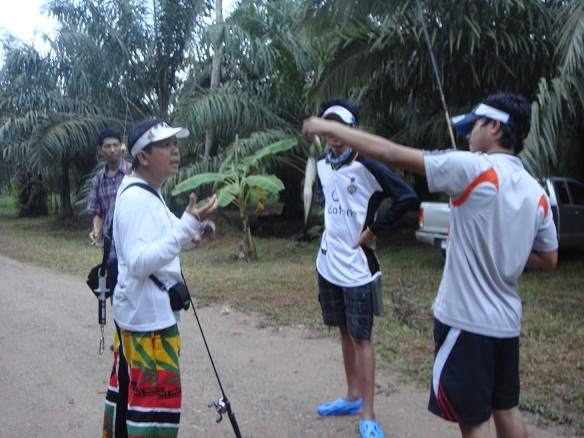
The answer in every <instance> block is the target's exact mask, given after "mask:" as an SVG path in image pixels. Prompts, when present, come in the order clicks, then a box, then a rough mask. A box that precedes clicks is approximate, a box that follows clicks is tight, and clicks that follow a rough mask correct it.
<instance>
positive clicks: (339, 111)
mask: <svg viewBox="0 0 584 438" xmlns="http://www.w3.org/2000/svg"><path fill="white" fill-rule="evenodd" d="M331 114H335V115H337V116H339V117H340V118H341V120H342V121H343V122H345V123H346V124H347V125H356V124H357V121H356V120H355V116H354V115H353V113H352V112H351V111H349V110H348V109H347V108H345V107H344V106H341V105H333V106H331V107H329V108H327V109H326V111H325V112H324V113H323V114H322V118H323V119H325V118H326V116H328V115H331Z"/></svg>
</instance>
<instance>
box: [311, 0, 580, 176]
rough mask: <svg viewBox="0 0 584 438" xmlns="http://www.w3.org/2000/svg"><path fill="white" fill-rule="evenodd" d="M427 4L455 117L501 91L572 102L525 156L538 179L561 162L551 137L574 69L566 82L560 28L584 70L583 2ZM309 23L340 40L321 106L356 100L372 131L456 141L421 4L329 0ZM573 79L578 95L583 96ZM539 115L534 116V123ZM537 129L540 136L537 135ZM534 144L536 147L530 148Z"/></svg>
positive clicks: (437, 142)
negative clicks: (543, 169) (546, 166)
mask: <svg viewBox="0 0 584 438" xmlns="http://www.w3.org/2000/svg"><path fill="white" fill-rule="evenodd" d="M422 4H423V11H424V14H423V17H424V20H425V23H426V26H427V29H428V31H429V35H430V39H431V44H432V48H433V51H434V53H435V58H436V60H437V67H438V71H439V75H440V77H441V79H442V82H443V88H444V91H445V94H446V100H447V102H448V106H449V110H450V113H451V114H457V113H461V112H466V111H468V110H470V108H471V106H472V105H474V104H475V103H476V102H478V101H480V99H481V98H483V97H484V96H485V95H487V94H490V93H492V92H496V91H513V92H518V93H521V94H524V95H526V96H528V97H529V98H530V99H532V100H534V102H537V100H538V99H539V101H540V102H541V101H542V99H545V97H541V96H545V95H546V94H550V93H551V94H554V95H556V96H558V97H559V100H561V101H563V102H564V104H556V105H550V108H549V110H550V113H549V114H550V115H549V116H547V122H546V123H547V124H546V125H545V129H544V134H545V135H543V136H540V137H543V138H544V140H545V141H541V142H540V143H539V149H538V151H539V152H537V154H536V155H537V156H538V159H536V160H533V159H530V157H529V156H526V159H525V161H526V165H527V167H528V169H529V170H531V171H532V172H533V173H534V174H536V175H537V174H538V173H539V171H538V169H537V163H545V162H546V161H548V160H550V159H551V160H552V162H553V159H554V156H555V155H554V151H555V147H556V142H554V141H553V140H554V138H553V137H552V136H551V133H552V132H558V131H557V130H556V126H557V125H554V124H553V123H552V121H553V119H554V116H552V114H553V115H555V117H556V119H557V118H558V117H559V118H562V119H564V118H565V117H566V113H562V111H561V110H560V108H562V107H563V106H564V105H565V102H566V101H565V100H564V96H566V94H565V93H563V90H565V89H566V88H565V87H566V82H565V80H566V78H567V76H566V74H565V73H567V72H568V70H564V75H563V77H562V75H561V73H560V72H561V69H559V68H558V66H557V65H556V63H555V62H554V59H555V60H556V61H557V60H559V59H564V58H562V56H561V55H559V56H557V57H556V58H554V47H555V43H556V41H559V37H560V35H558V30H562V31H564V32H565V35H567V38H565V39H564V41H566V45H565V47H566V48H568V49H569V50H567V51H566V53H569V54H570V55H569V58H570V60H571V61H568V64H569V65H570V66H571V70H570V71H572V72H581V71H582V53H581V52H582V46H581V43H579V41H581V38H582V36H581V35H582V24H581V23H582V21H581V18H575V17H576V16H579V14H580V16H581V5H580V6H578V2H541V1H539V0H519V1H517V0H501V1H486V0H485V1H475V0H426V1H424V2H423V3H422ZM343 7H344V8H348V7H351V8H352V10H353V11H354V13H353V14H350V15H349V14H347V15H346V16H342V15H341V14H340V13H338V11H342V10H343ZM568 18H570V19H571V20H572V24H571V25H570V24H569V23H568V22H567V19H568ZM309 20H310V21H309V22H310V23H311V25H312V26H313V27H315V28H317V29H318V32H319V33H323V32H326V31H327V29H328V30H329V31H336V32H338V33H339V35H340V38H339V39H338V40H336V42H335V44H334V46H333V48H332V50H331V51H330V53H328V54H327V55H328V56H327V58H325V59H324V61H325V63H324V67H323V68H322V70H321V71H320V72H319V74H318V75H317V76H316V77H315V80H314V83H313V86H312V87H311V88H310V94H309V95H310V96H311V97H312V99H314V101H318V100H321V99H323V98H324V97H325V96H331V95H341V94H344V95H349V96H350V97H352V98H354V99H355V100H357V101H358V102H359V103H360V104H361V106H362V109H363V114H364V119H365V120H367V121H368V123H369V125H370V128H371V129H373V130H375V131H376V132H378V133H380V134H381V135H385V136H388V137H393V138H394V139H396V140H397V141H400V142H403V143H406V144H414V145H421V146H423V147H425V148H435V147H437V146H438V147H439V146H441V145H442V146H447V145H448V144H449V140H448V131H447V129H446V124H445V121H444V112H443V109H442V107H441V102H440V97H439V94H438V92H437V88H436V81H435V79H434V74H433V70H432V65H431V59H430V56H429V52H428V48H427V47H426V44H425V41H424V37H423V28H422V25H421V21H420V14H419V11H418V9H417V8H416V4H415V2H412V1H408V0H393V1H391V2H385V1H365V0H363V1H361V0H357V1H343V0H328V1H323V2H320V3H319V7H317V8H315V9H314V10H313V13H312V14H311V15H309ZM331 23H332V24H331ZM567 28H570V29H571V30H567ZM323 29H324V30H323ZM560 47H561V46H560ZM577 76H578V74H574V77H577ZM579 76H580V81H581V73H580V75H579ZM571 83H572V84H573V85H572V87H571V89H572V90H573V93H574V94H576V90H581V88H578V86H576V85H574V83H573V81H572V82H571ZM549 84H551V86H550V85H549ZM579 84H581V82H579ZM547 90H550V91H547ZM538 94H540V97H539V98H538ZM560 96H562V97H560ZM571 101H572V102H574V100H573V99H572V100H571ZM578 105H579V106H580V108H581V103H580V104H578ZM538 117H539V115H538V112H537V111H535V112H534V119H533V120H534V121H537V120H538ZM569 119H570V120H573V119H572V117H569ZM534 125H537V123H534ZM541 126H543V125H541ZM535 128H536V129H535V130H534V136H535V135H537V134H538V133H539V131H538V127H537V126H535ZM580 132H581V130H580ZM461 140H462V139H459V140H458V142H459V143H463V142H464V141H463V140H462V141H461ZM550 140H551V141H550ZM532 144H533V142H531V143H530V142H529V141H528V150H531V145H532ZM526 155H529V154H526Z"/></svg>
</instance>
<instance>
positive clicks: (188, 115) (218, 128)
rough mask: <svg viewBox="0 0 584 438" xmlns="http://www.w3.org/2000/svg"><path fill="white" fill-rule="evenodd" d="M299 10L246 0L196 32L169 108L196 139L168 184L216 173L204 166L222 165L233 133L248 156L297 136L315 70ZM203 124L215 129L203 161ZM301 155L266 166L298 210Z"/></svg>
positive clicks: (281, 0) (281, 2) (284, 3)
mask: <svg viewBox="0 0 584 438" xmlns="http://www.w3.org/2000/svg"><path fill="white" fill-rule="evenodd" d="M304 11H305V10H304V5H303V4H301V2H291V1H288V0H277V1H266V0H260V1H254V0H244V1H242V2H241V3H240V4H239V5H238V7H237V9H236V10H235V11H233V12H232V13H231V14H230V16H229V17H227V18H226V19H225V20H224V21H223V22H221V21H219V20H217V21H216V22H215V23H213V24H212V25H211V26H209V27H208V28H207V29H206V32H204V33H203V34H202V35H201V38H200V40H199V45H198V46H197V51H196V52H195V55H196V57H193V60H194V63H193V67H192V69H191V70H190V72H191V75H190V76H189V78H188V79H187V81H186V82H185V86H184V88H183V90H182V92H181V95H180V98H179V102H178V103H177V107H176V113H175V115H176V120H177V121H178V122H179V123H180V124H184V125H185V126H188V127H189V129H191V132H192V134H193V135H192V137H193V138H194V139H195V141H196V144H195V145H194V148H190V145H188V149H183V151H184V154H183V156H184V158H185V160H186V161H187V162H190V163H192V166H191V167H189V168H187V169H185V170H184V171H183V172H181V174H180V175H179V176H178V177H177V178H176V179H174V180H172V181H169V185H173V184H176V183H178V182H180V181H183V180H184V179H186V178H189V177H191V176H192V175H193V174H195V173H197V172H199V171H200V170H203V169H207V170H211V171H215V172H216V171H218V168H210V166H212V165H216V166H220V165H222V164H224V163H225V161H226V160H229V159H230V158H229V157H233V151H234V148H235V142H234V140H235V138H236V136H238V137H239V145H240V146H242V145H253V147H252V149H250V150H249V152H250V153H254V151H257V150H259V149H260V148H262V147H265V146H267V145H269V144H271V143H274V142H276V141H279V140H283V139H286V138H290V137H300V124H301V120H302V119H303V118H304V117H305V116H306V115H307V114H308V112H307V109H306V105H305V100H304V98H303V96H304V89H305V86H306V78H308V77H310V76H312V75H313V74H314V73H313V72H314V63H312V62H311V60H310V55H309V54H310V46H307V47H305V46H303V44H302V40H301V39H300V36H299V33H298V31H297V30H298V27H299V25H300V24H301V23H302V18H303V16H304ZM214 47H222V49H223V52H222V55H223V62H222V64H221V78H222V81H223V82H222V83H221V84H220V85H219V86H218V87H217V88H213V87H210V85H209V84H210V83H211V64H212V60H213V56H214V54H215V52H214V50H213V48H214ZM209 127H214V133H215V135H216V138H215V144H214V146H215V147H216V148H217V159H213V154H210V153H207V157H208V159H207V160H205V159H203V157H204V154H205V149H204V143H203V138H204V136H205V134H206V133H207V130H208V129H209ZM302 142H304V141H303V140H302ZM244 147H245V146H244ZM254 148H255V149H254ZM207 152H208V151H207ZM299 154H300V155H302V154H304V156H306V154H305V152H304V151H303V150H302V149H300V148H297V149H295V151H294V153H293V154H288V155H287V159H286V158H284V159H282V158H281V157H279V158H278V160H275V161H273V162H271V161H270V160H269V161H268V162H267V163H265V164H266V165H267V166H270V165H272V166H278V167H277V168H275V167H272V170H273V171H275V172H276V173H277V174H278V176H279V177H280V178H281V179H282V180H284V181H286V183H287V190H286V191H285V192H284V196H285V197H286V199H285V201H286V204H287V206H288V208H290V211H292V210H294V211H298V214H299V215H301V213H302V209H301V208H297V209H296V208H293V207H291V204H292V202H296V203H297V204H298V203H300V202H301V196H300V192H299V191H300V179H301V177H302V173H301V171H300V170H299V169H301V168H303V166H302V165H301V162H302V161H303V160H302V159H300V160H298V155H299ZM283 160H285V161H286V164H284V165H282V164H281V163H282V161H283ZM288 197H289V198H288ZM288 199H289V202H288Z"/></svg>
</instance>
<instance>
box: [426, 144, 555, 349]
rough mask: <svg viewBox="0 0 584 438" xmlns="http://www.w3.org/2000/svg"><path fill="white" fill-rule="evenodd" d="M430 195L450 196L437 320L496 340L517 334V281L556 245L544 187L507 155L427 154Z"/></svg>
mask: <svg viewBox="0 0 584 438" xmlns="http://www.w3.org/2000/svg"><path fill="white" fill-rule="evenodd" d="M424 165H425V168H426V176H427V179H428V187H429V189H430V191H431V192H446V193H447V194H449V195H450V205H451V218H450V236H449V239H448V247H447V251H446V264H445V266H444V274H443V278H442V282H441V284H440V288H439V290H438V296H437V297H436V300H435V302H434V305H433V307H432V308H433V310H434V316H435V317H436V318H437V319H438V320H439V321H440V322H442V323H443V324H446V325H449V326H451V327H456V328H459V329H462V330H466V331H469V332H472V333H477V334H480V335H484V336H492V337H497V338H511V337H517V336H519V332H520V328H521V300H520V298H519V296H518V294H517V279H518V278H519V276H520V275H521V273H522V272H523V270H524V268H525V265H526V263H527V258H528V257H529V254H530V252H531V251H532V250H536V251H553V250H556V249H557V248H558V241H557V234H556V229H555V226H554V222H553V218H552V212H551V211H550V207H549V206H550V203H549V199H548V197H547V194H546V193H545V191H544V189H543V188H542V187H541V185H540V184H539V183H538V182H537V181H536V180H535V179H534V178H533V177H531V176H530V175H529V174H528V173H527V172H526V171H525V169H524V168H523V164H522V162H521V160H520V159H519V158H518V157H516V156H513V155H509V154H501V153H496V154H490V155H489V154H484V153H481V152H477V153H472V152H466V151H454V150H451V151H434V152H425V155H424Z"/></svg>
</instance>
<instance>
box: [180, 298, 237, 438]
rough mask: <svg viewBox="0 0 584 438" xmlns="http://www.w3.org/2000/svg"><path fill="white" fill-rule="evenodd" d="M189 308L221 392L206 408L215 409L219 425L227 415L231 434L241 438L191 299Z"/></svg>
mask: <svg viewBox="0 0 584 438" xmlns="http://www.w3.org/2000/svg"><path fill="white" fill-rule="evenodd" d="M190 301H191V306H192V307H193V313H194V314H195V318H196V320H197V324H198V325H199V330H200V331H201V336H202V337H203V343H204V344H205V348H206V349H207V354H208V355H209V360H210V361H211V366H212V367H213V372H214V373H215V377H216V378H217V383H219V389H220V390H221V397H220V398H219V400H218V401H216V402H215V401H212V402H211V403H209V405H208V406H207V407H209V408H210V407H212V406H214V407H215V410H216V411H217V413H218V414H219V416H218V417H217V420H216V422H217V423H220V422H221V420H223V415H224V414H225V413H227V416H228V417H229V421H230V422H231V427H233V432H235V436H236V437H237V438H241V432H240V431H239V425H238V424H237V419H236V418H235V414H234V413H233V410H232V409H231V403H230V402H229V399H228V398H227V395H225V391H224V390H223V385H222V384H221V379H220V378H219V373H218V372H217V368H216V367H215V362H214V361H213V356H211V350H209V345H208V344H207V339H206V338H205V333H203V327H202V326H201V321H199V315H198V314H197V309H196V308H195V303H193V299H192V298H190Z"/></svg>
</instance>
